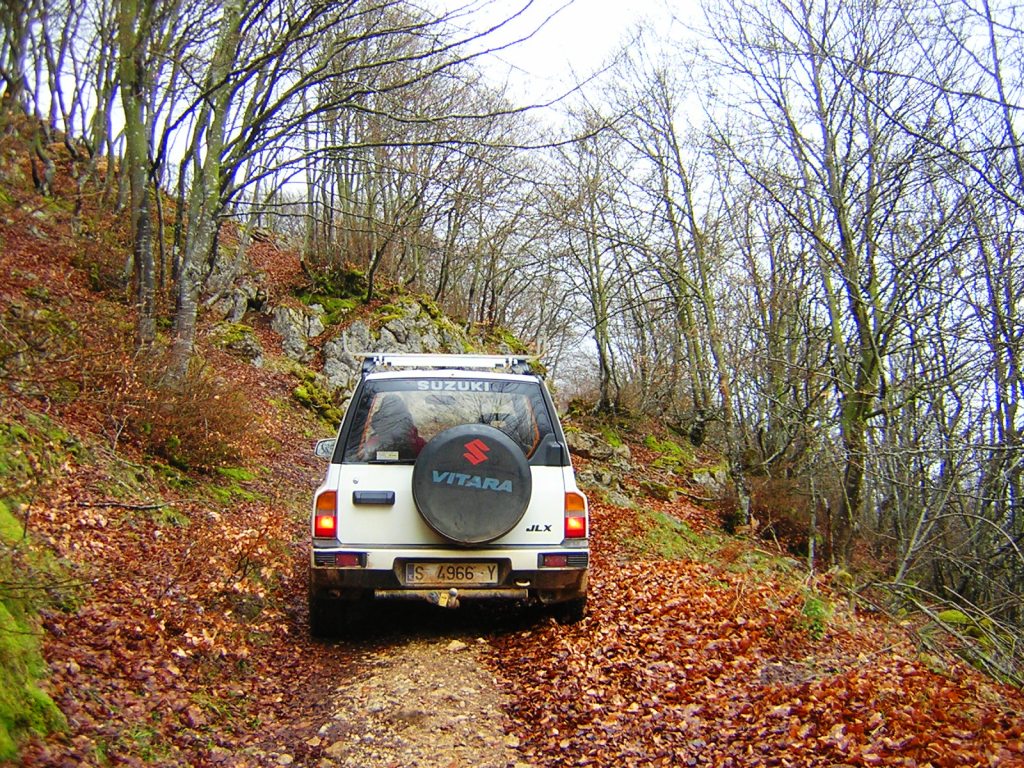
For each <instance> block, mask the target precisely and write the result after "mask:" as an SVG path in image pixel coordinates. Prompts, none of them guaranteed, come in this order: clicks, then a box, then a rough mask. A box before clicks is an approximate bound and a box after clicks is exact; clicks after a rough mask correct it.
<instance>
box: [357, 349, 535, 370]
mask: <svg viewBox="0 0 1024 768" xmlns="http://www.w3.org/2000/svg"><path fill="white" fill-rule="evenodd" d="M360 355H361V356H362V358H363V373H364V374H366V373H371V372H373V371H379V370H387V369H389V368H390V369H395V368H434V369H444V368H454V369H470V370H481V371H498V370H503V371H508V372H509V373H517V374H524V373H534V370H533V367H532V366H531V365H530V360H531V359H532V358H530V357H528V356H526V355H454V354H430V353H422V354H416V353H396V352H362V353H360ZM358 356H359V355H357V357H358Z"/></svg>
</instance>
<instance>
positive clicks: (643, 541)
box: [624, 510, 722, 561]
mask: <svg viewBox="0 0 1024 768" xmlns="http://www.w3.org/2000/svg"><path fill="white" fill-rule="evenodd" d="M639 518H640V521H641V523H642V524H643V529H644V530H643V533H642V534H640V535H638V536H634V537H630V538H627V539H626V540H625V542H624V544H625V546H626V548H627V549H630V550H632V551H634V552H636V553H637V554H638V555H639V556H641V557H651V558H657V559H663V560H683V559H686V560H701V561H704V560H707V559H709V558H710V557H711V555H712V554H714V553H715V552H717V551H718V550H719V549H720V548H721V546H722V540H721V538H720V537H718V536H716V535H714V534H700V533H697V532H696V531H694V530H693V529H692V528H690V526H688V525H687V524H686V523H684V522H683V521H682V520H677V519H676V518H674V517H670V516H669V515H665V514H662V513H661V512H651V511H649V510H641V511H640V513H639Z"/></svg>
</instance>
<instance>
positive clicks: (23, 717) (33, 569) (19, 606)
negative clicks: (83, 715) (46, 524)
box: [0, 501, 65, 760]
mask: <svg viewBox="0 0 1024 768" xmlns="http://www.w3.org/2000/svg"><path fill="white" fill-rule="evenodd" d="M0 539H2V541H0V760H4V759H9V758H12V757H14V756H15V755H16V753H17V743H18V741H19V740H20V739H21V738H22V737H23V736H25V735H28V734H29V733H37V734H45V733H48V732H49V731H52V730H55V729H60V728H63V727H64V725H65V723H64V717H63V715H61V713H60V711H59V710H58V709H57V707H56V705H55V704H54V703H53V701H52V700H51V699H50V697H49V696H47V695H46V694H45V693H44V692H43V691H42V690H40V689H39V687H38V681H39V680H40V679H41V678H42V677H44V676H45V673H46V667H45V664H44V663H43V658H42V653H41V651H40V631H39V628H38V620H37V618H36V613H37V611H38V608H39V605H40V604H41V603H51V602H53V599H54V596H53V595H50V594H48V592H47V590H46V585H47V584H52V583H54V576H55V571H56V568H55V567H54V561H53V559H52V558H51V557H47V556H45V554H44V553H42V552H36V551H35V550H33V549H31V548H30V547H29V542H28V540H27V539H26V538H25V537H24V535H23V529H22V527H21V524H20V523H19V522H18V520H17V519H16V518H15V516H14V514H13V512H12V510H11V508H10V507H9V506H8V503H7V502H5V501H0ZM15 585H16V586H15ZM33 585H38V586H33Z"/></svg>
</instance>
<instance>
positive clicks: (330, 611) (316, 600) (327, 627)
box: [309, 590, 349, 638]
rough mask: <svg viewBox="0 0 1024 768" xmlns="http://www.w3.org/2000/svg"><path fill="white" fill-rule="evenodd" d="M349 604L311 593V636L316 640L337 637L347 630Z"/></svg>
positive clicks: (311, 591)
mask: <svg viewBox="0 0 1024 768" xmlns="http://www.w3.org/2000/svg"><path fill="white" fill-rule="evenodd" d="M348 607H349V604H348V603H347V602H346V601H344V600H333V599H331V598H329V597H321V596H319V595H317V594H315V593H314V592H313V590H310V592H309V634H310V635H311V636H312V637H316V638H330V637H336V636H337V635H339V634H341V632H342V631H344V630H345V628H346V625H347V623H348V622H347V620H348Z"/></svg>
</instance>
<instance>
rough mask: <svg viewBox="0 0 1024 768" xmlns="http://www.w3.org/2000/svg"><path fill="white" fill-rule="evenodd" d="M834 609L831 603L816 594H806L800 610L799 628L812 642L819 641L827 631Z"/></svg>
mask: <svg viewBox="0 0 1024 768" xmlns="http://www.w3.org/2000/svg"><path fill="white" fill-rule="evenodd" d="M833 613H834V608H833V607H832V603H830V602H829V601H828V600H826V599H825V598H824V597H823V596H822V595H820V594H818V593H817V592H808V593H807V594H806V595H805V596H804V605H803V608H801V609H800V619H799V622H798V624H799V627H800V629H802V630H803V631H804V632H806V633H807V634H808V636H809V637H810V638H811V639H812V640H821V639H822V638H823V637H824V636H825V632H827V631H828V625H829V622H830V621H831V620H832V614H833Z"/></svg>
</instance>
